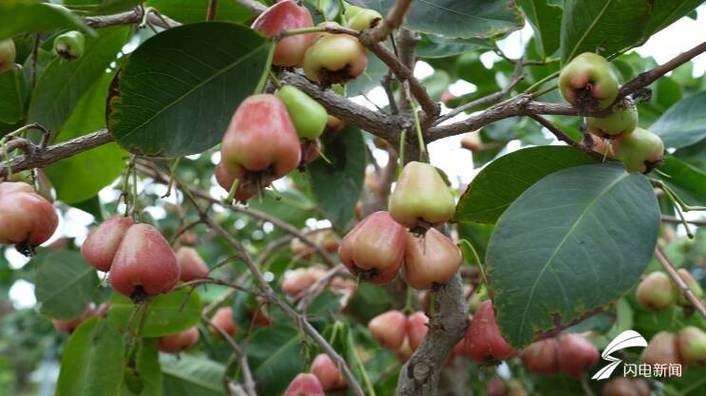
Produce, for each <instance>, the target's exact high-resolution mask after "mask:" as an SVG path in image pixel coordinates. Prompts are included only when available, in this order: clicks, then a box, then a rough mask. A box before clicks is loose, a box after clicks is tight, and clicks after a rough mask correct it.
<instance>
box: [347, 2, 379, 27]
mask: <svg viewBox="0 0 706 396" xmlns="http://www.w3.org/2000/svg"><path fill="white" fill-rule="evenodd" d="M344 16H345V17H346V26H348V27H349V28H351V29H353V30H363V29H367V28H369V27H371V25H373V24H374V23H377V22H378V21H380V20H382V15H381V14H380V13H379V12H377V11H375V10H371V9H368V8H361V7H356V6H348V7H346V12H345V14H344Z"/></svg>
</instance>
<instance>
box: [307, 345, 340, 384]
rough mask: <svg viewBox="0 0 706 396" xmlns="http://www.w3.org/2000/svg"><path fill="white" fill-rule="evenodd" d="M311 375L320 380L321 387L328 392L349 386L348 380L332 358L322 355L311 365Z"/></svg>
mask: <svg viewBox="0 0 706 396" xmlns="http://www.w3.org/2000/svg"><path fill="white" fill-rule="evenodd" d="M311 373H312V374H314V375H315V376H316V378H318V379H319V382H320V383H321V387H322V388H323V390H324V391H326V392H328V391H330V390H335V389H343V388H345V387H346V386H347V383H346V379H345V378H344V377H343V374H341V371H340V370H339V369H338V367H336V364H335V363H334V362H333V360H331V358H330V357H329V356H328V355H327V354H325V353H321V354H319V355H317V356H316V358H315V359H314V362H313V363H312V364H311Z"/></svg>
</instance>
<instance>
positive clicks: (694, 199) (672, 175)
mask: <svg viewBox="0 0 706 396" xmlns="http://www.w3.org/2000/svg"><path fill="white" fill-rule="evenodd" d="M659 170H660V175H659V177H660V179H662V181H664V182H665V183H667V184H668V185H669V186H670V187H672V188H673V189H674V190H675V191H676V193H677V194H678V195H679V196H680V197H681V198H682V199H684V200H685V201H686V203H688V204H691V205H706V172H704V171H701V170H699V169H696V168H695V167H693V166H691V165H689V164H687V163H686V162H683V161H681V160H680V159H678V158H676V157H673V156H671V155H667V156H666V157H665V158H664V163H663V164H662V165H661V166H660V167H659ZM662 175H664V176H662Z"/></svg>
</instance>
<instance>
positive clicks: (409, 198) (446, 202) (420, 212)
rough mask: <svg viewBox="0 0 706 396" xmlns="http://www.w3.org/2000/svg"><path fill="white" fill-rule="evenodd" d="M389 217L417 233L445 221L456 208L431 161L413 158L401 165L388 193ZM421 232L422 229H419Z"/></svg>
mask: <svg viewBox="0 0 706 396" xmlns="http://www.w3.org/2000/svg"><path fill="white" fill-rule="evenodd" d="M389 209H390V216H392V218H393V219H395V220H396V221H397V222H398V223H400V224H402V225H403V226H405V227H407V228H409V229H411V230H412V231H415V232H418V231H417V229H421V230H426V229H427V228H429V226H432V225H436V224H440V223H445V222H447V221H449V220H450V219H451V217H453V215H454V212H455V210H456V204H455V201H454V197H453V194H452V193H451V189H450V188H449V187H448V186H447V185H446V183H444V179H443V178H442V177H441V175H440V174H439V171H438V170H437V169H436V168H435V167H433V166H432V165H430V164H426V163H423V162H417V161H412V162H410V163H408V164H407V165H405V166H404V168H403V169H402V172H401V173H400V177H399V179H398V180H397V185H396V186H395V190H394V191H393V192H392V194H391V195H390V204H389ZM419 233H421V232H419Z"/></svg>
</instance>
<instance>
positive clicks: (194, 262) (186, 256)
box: [176, 247, 208, 282]
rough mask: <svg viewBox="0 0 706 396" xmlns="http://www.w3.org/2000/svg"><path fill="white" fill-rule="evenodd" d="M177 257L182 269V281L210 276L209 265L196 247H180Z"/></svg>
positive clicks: (180, 276)
mask: <svg viewBox="0 0 706 396" xmlns="http://www.w3.org/2000/svg"><path fill="white" fill-rule="evenodd" d="M176 258H177V263H179V269H180V274H179V280H181V281H182V282H188V281H191V280H194V279H203V278H206V277H208V266H207V265H206V262H205V261H203V259H202V258H201V256H200V255H199V253H198V252H197V251H196V249H194V248H190V247H180V248H179V250H177V252H176Z"/></svg>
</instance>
